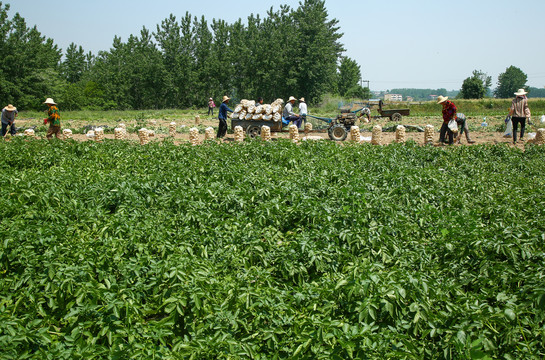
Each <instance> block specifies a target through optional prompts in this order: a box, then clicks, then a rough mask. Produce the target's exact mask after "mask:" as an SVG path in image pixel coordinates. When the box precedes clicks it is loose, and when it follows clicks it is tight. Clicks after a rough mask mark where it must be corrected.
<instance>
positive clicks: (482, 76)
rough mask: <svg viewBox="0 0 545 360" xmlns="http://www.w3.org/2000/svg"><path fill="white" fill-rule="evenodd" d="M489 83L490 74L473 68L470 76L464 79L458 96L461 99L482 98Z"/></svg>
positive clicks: (490, 80)
mask: <svg viewBox="0 0 545 360" xmlns="http://www.w3.org/2000/svg"><path fill="white" fill-rule="evenodd" d="M491 83H492V77H491V76H488V75H486V73H483V72H482V71H478V70H473V74H472V76H471V77H468V78H467V79H465V80H464V82H463V84H462V89H461V90H460V93H459V94H458V96H459V97H461V98H462V99H482V98H484V97H485V95H486V94H487V92H488V89H489V88H490V85H491Z"/></svg>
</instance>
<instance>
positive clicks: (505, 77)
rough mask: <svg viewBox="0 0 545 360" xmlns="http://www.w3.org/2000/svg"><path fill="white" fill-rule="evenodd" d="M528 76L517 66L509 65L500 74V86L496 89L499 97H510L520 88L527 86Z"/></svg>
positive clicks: (495, 92)
mask: <svg viewBox="0 0 545 360" xmlns="http://www.w3.org/2000/svg"><path fill="white" fill-rule="evenodd" d="M526 81H528V77H527V76H526V74H525V73H524V72H522V70H521V69H519V68H518V67H516V66H512V65H511V66H509V67H508V68H507V69H506V70H505V72H503V73H501V74H500V75H499V76H498V87H497V88H496V90H495V91H494V95H496V97H497V98H503V99H505V98H510V97H512V96H513V93H515V92H516V91H517V90H518V89H522V88H525V86H526Z"/></svg>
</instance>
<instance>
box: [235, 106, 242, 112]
mask: <svg viewBox="0 0 545 360" xmlns="http://www.w3.org/2000/svg"><path fill="white" fill-rule="evenodd" d="M242 110H243V108H242V104H238V105H237V106H236V107H235V112H236V113H240V112H241V111H242Z"/></svg>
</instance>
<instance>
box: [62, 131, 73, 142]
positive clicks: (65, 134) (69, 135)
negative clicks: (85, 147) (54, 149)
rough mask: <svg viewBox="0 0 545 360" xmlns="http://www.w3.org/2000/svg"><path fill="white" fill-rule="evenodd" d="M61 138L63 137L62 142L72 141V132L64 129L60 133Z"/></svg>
mask: <svg viewBox="0 0 545 360" xmlns="http://www.w3.org/2000/svg"><path fill="white" fill-rule="evenodd" d="M62 136H63V138H64V140H66V139H72V130H70V129H64V130H63V131H62Z"/></svg>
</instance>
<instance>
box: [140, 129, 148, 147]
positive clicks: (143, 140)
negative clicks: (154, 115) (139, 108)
mask: <svg viewBox="0 0 545 360" xmlns="http://www.w3.org/2000/svg"><path fill="white" fill-rule="evenodd" d="M138 139H140V145H146V144H147V143H149V131H148V129H146V128H142V129H140V130H138Z"/></svg>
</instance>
